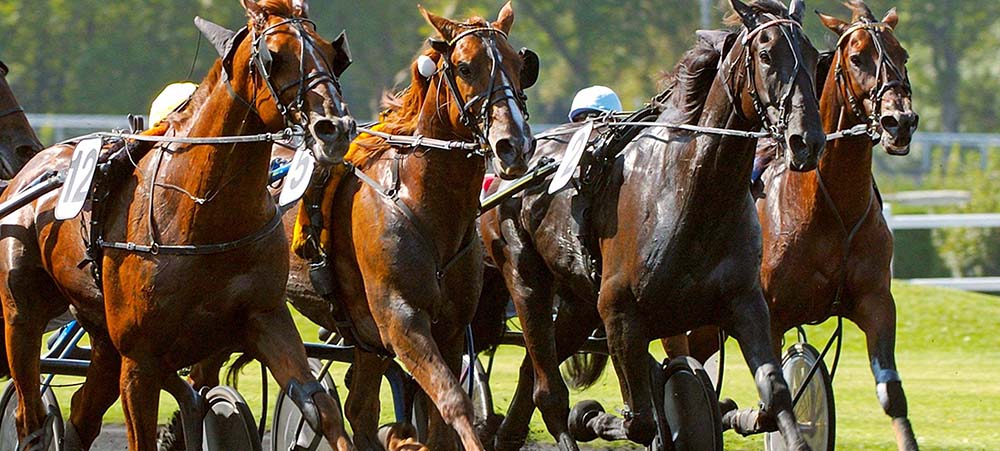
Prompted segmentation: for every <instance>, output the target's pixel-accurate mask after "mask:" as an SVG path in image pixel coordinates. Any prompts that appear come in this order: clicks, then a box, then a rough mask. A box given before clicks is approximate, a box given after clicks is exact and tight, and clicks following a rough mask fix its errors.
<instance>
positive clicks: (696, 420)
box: [647, 356, 723, 451]
mask: <svg viewBox="0 0 1000 451" xmlns="http://www.w3.org/2000/svg"><path fill="white" fill-rule="evenodd" d="M663 372H664V375H663V376H664V380H665V382H664V384H663V411H664V412H663V413H664V417H665V418H666V421H667V424H668V425H669V427H670V432H671V434H672V435H673V437H671V440H672V441H673V444H674V449H675V450H677V451H722V445H723V442H722V414H721V413H719V397H718V395H717V394H716V393H715V386H714V385H713V384H712V380H711V378H709V376H708V373H707V372H706V371H705V369H704V368H702V366H701V363H699V362H698V360H696V359H694V358H692V357H686V356H684V357H677V358H675V359H673V360H671V361H670V362H669V363H667V365H666V367H664V369H663ZM662 440H663V437H657V440H654V442H653V445H652V446H651V447H649V448H647V449H650V450H657V451H658V450H659V449H664V448H663V447H662V445H661V443H662Z"/></svg>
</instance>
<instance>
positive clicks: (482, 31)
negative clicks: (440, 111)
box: [437, 26, 529, 155]
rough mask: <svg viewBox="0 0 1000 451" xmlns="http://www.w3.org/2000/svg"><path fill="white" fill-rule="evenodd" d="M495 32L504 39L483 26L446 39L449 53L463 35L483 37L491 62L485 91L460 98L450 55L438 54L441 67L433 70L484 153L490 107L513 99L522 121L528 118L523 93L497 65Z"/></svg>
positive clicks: (490, 121) (504, 34)
mask: <svg viewBox="0 0 1000 451" xmlns="http://www.w3.org/2000/svg"><path fill="white" fill-rule="evenodd" d="M497 35H499V36H502V37H503V38H504V40H506V39H508V37H507V33H504V32H503V30H500V29H497V28H493V27H491V26H486V27H476V28H470V29H468V30H465V31H463V32H461V33H459V34H458V35H456V36H455V37H453V38H452V39H451V40H450V41H448V42H447V45H448V52H449V53H450V52H451V50H453V49H454V48H455V45H456V44H458V42H459V41H461V40H462V39H465V38H467V37H470V36H478V37H479V38H480V39H482V40H483V43H485V44H486V46H487V51H488V53H489V56H490V62H491V64H492V66H491V68H490V85H489V88H487V89H486V90H485V91H483V92H480V93H478V94H476V95H474V96H472V97H471V98H469V99H468V100H465V99H463V97H462V92H461V91H459V89H458V81H457V80H456V78H455V66H453V65H452V64H451V59H450V58H449V56H450V55H448V54H442V58H441V60H442V63H441V68H440V69H438V71H437V73H439V74H443V76H444V81H445V84H446V85H447V86H448V91H449V92H450V93H451V96H452V98H454V100H455V102H456V105H459V118H460V120H461V122H462V125H464V126H465V127H468V128H469V129H470V130H472V133H473V135H474V136H475V138H476V141H478V143H479V146H480V148H481V149H482V150H483V154H484V155H485V154H486V152H485V151H486V150H489V148H490V146H489V144H488V139H487V138H488V135H489V132H490V127H491V126H492V121H493V119H492V117H491V116H490V114H489V113H490V108H491V107H493V105H496V104H497V103H500V102H503V101H506V100H513V101H514V103H515V104H516V105H517V107H518V109H519V110H520V113H521V115H522V116H523V117H524V120H525V121H527V120H528V116H529V115H528V107H527V96H525V94H524V91H520V90H517V89H515V88H514V86H513V85H512V84H511V82H510V80H511V77H510V76H509V75H508V74H507V72H506V71H505V70H504V68H503V65H502V64H500V63H501V62H502V58H501V56H500V51H499V50H498V49H497V43H496V36H497ZM498 72H499V73H500V75H501V77H502V78H503V83H502V84H501V85H500V86H497V85H496V78H497V73H498ZM497 93H501V95H499V96H498V95H497ZM477 102H480V103H481V105H480V108H479V111H478V112H473V111H472V108H473V106H474V105H475V104H476V103H477Z"/></svg>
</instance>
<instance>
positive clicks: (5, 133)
mask: <svg viewBox="0 0 1000 451" xmlns="http://www.w3.org/2000/svg"><path fill="white" fill-rule="evenodd" d="M8 71H9V69H8V68H7V65H5V64H4V63H3V62H0V178H3V179H9V178H12V177H14V175H16V174H17V173H18V171H20V170H21V168H22V167H24V165H25V164H26V163H27V162H28V160H30V159H31V157H32V156H34V155H35V154H36V153H38V152H39V151H41V150H42V143H41V142H39V141H38V137H37V136H36V135H35V131H34V130H33V129H32V128H31V125H30V124H28V120H27V119H26V118H25V116H24V110H22V109H21V106H20V105H18V103H17V99H16V98H14V93H13V91H11V89H10V86H9V85H7V73H8Z"/></svg>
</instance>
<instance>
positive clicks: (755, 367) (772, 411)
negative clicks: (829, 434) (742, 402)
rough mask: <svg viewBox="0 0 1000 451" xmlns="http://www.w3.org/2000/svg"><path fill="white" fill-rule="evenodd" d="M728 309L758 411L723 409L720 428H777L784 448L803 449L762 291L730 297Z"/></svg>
mask: <svg viewBox="0 0 1000 451" xmlns="http://www.w3.org/2000/svg"><path fill="white" fill-rule="evenodd" d="M729 311H731V312H733V314H732V318H731V320H732V324H731V327H730V328H729V329H728V330H727V332H729V334H730V335H732V336H733V337H734V338H736V341H737V342H739V344H740V349H741V350H742V351H743V358H744V359H746V361H747V365H748V366H749V367H750V372H751V374H753V375H754V380H755V382H756V383H757V392H758V393H759V394H760V399H761V410H759V411H753V410H749V409H740V410H732V411H730V412H727V413H725V414H724V415H723V418H722V422H723V425H724V427H727V428H732V429H735V430H736V431H737V432H739V433H741V434H743V435H748V434H754V433H758V432H764V431H773V430H775V429H778V430H780V431H781V435H782V437H784V439H785V443H786V444H787V447H788V449H795V450H801V451H807V450H808V449H809V445H807V444H806V442H805V439H803V438H802V433H801V432H800V431H799V428H798V424H796V422H795V414H794V413H793V412H792V394H791V391H790V390H789V389H788V384H787V383H786V382H785V379H784V377H783V376H782V373H781V367H780V366H779V365H778V358H777V356H776V355H775V354H774V350H773V348H772V341H771V336H770V335H771V333H770V327H769V325H770V313H769V312H768V310H767V304H766V303H765V301H764V296H763V294H761V292H760V290H759V289H756V290H754V291H753V292H751V293H749V294H748V295H746V296H744V297H742V298H737V299H735V300H733V302H732V304H731V305H730V308H729ZM775 420H777V428H775Z"/></svg>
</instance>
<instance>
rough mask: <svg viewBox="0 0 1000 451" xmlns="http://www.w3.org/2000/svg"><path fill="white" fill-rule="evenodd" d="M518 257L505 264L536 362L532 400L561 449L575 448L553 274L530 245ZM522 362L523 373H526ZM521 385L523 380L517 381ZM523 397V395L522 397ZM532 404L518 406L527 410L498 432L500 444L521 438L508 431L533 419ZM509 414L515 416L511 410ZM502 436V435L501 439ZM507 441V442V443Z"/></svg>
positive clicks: (527, 344)
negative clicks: (559, 348)
mask: <svg viewBox="0 0 1000 451" xmlns="http://www.w3.org/2000/svg"><path fill="white" fill-rule="evenodd" d="M516 257H517V261H516V262H514V261H508V263H507V264H505V265H504V272H505V273H506V274H505V275H506V278H507V286H508V287H509V288H510V294H511V299H512V300H513V302H514V308H515V309H516V310H517V317H518V319H520V321H521V327H522V329H523V330H524V347H525V350H526V351H527V354H528V357H530V358H531V362H532V364H533V365H534V374H533V376H534V377H533V379H534V392H533V394H532V401H533V403H534V405H535V406H537V407H538V410H539V411H541V413H542V420H543V421H544V422H545V427H546V429H548V431H549V434H552V437H554V438H555V439H556V442H558V443H559V447H560V450H561V451H566V450H576V449H578V448H577V445H576V441H575V440H574V439H573V437H572V436H571V435H570V433H569V426H568V424H567V418H568V417H569V389H568V388H567V387H566V384H565V383H564V382H563V380H562V375H560V373H559V358H558V354H557V351H556V340H555V332H554V330H553V329H554V324H553V321H552V296H553V286H552V276H551V274H550V273H549V272H548V271H547V270H546V269H545V268H546V267H545V264H544V262H543V261H542V259H541V256H539V255H538V254H536V253H534V252H533V251H532V250H530V249H522V251H521V252H520V253H518V254H517V255H516ZM525 369H526V368H525V367H524V365H522V371H521V374H522V376H523V375H524V374H525V373H526V371H524V370H525ZM518 385H519V386H520V382H519V383H518ZM522 399H524V398H522ZM531 408H532V406H531V404H530V403H528V402H526V401H525V403H524V404H522V406H521V407H519V409H522V410H520V412H517V413H516V415H521V414H522V413H523V414H525V415H524V416H523V417H521V418H517V419H515V420H514V421H517V422H520V423H511V424H510V426H507V424H508V421H509V420H505V421H504V424H505V426H504V427H503V428H502V429H501V433H499V434H498V438H497V441H498V444H500V442H501V440H502V441H518V440H516V439H511V438H510V437H509V435H508V434H510V435H514V436H515V437H519V436H520V435H521V434H520V432H521V430H523V427H524V424H525V423H526V422H528V421H530V418H531V415H530V413H531ZM507 418H508V419H510V418H512V414H510V413H508V415H507ZM508 431H510V432H508ZM501 437H503V438H502V439H501ZM505 445H506V444H505Z"/></svg>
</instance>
